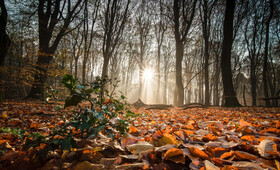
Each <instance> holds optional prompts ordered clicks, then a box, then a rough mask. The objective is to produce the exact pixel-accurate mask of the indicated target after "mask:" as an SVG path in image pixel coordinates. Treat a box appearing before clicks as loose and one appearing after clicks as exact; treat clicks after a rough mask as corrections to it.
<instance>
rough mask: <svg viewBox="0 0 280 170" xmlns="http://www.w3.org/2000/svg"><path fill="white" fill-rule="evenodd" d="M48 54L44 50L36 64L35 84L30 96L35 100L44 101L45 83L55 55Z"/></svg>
mask: <svg viewBox="0 0 280 170" xmlns="http://www.w3.org/2000/svg"><path fill="white" fill-rule="evenodd" d="M46 54H48V53H47V52H44V50H43V49H42V50H41V51H40V52H39V57H38V60H37V62H36V66H35V69H36V73H35V75H34V80H35V81H34V82H33V85H32V87H31V90H30V93H29V95H28V98H34V99H41V100H43V99H44V88H45V82H46V80H47V71H48V67H49V64H50V62H51V60H52V58H53V54H48V55H46Z"/></svg>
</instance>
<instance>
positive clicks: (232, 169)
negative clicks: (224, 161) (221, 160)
mask: <svg viewBox="0 0 280 170" xmlns="http://www.w3.org/2000/svg"><path fill="white" fill-rule="evenodd" d="M221 170H238V169H237V168H235V167H233V166H230V165H226V166H224V167H223V168H222V169H221Z"/></svg>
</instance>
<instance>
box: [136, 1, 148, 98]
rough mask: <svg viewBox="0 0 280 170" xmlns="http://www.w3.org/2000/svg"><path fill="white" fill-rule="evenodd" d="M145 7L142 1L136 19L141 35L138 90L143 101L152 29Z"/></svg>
mask: <svg viewBox="0 0 280 170" xmlns="http://www.w3.org/2000/svg"><path fill="white" fill-rule="evenodd" d="M145 7H146V2H145V1H141V4H140V7H139V11H138V13H137V15H138V16H137V17H136V25H137V28H136V29H137V32H138V35H139V48H140V49H139V50H140V51H139V60H137V61H138V65H139V80H138V81H139V90H138V96H139V97H138V98H139V99H142V97H143V96H142V88H143V72H144V69H145V62H144V57H145V53H146V51H147V47H148V40H149V39H148V38H149V37H148V35H149V32H150V29H151V22H150V18H149V16H148V15H146V14H145Z"/></svg>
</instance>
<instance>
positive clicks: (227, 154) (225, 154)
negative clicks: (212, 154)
mask: <svg viewBox="0 0 280 170" xmlns="http://www.w3.org/2000/svg"><path fill="white" fill-rule="evenodd" d="M232 156H234V151H230V152H226V153H224V154H223V155H222V156H221V157H220V159H227V158H231V157H232Z"/></svg>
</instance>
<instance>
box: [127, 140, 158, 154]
mask: <svg viewBox="0 0 280 170" xmlns="http://www.w3.org/2000/svg"><path fill="white" fill-rule="evenodd" d="M126 147H127V149H128V150H129V151H130V152H132V153H133V154H139V153H141V152H144V151H146V150H150V149H151V150H155V146H154V145H152V144H150V143H148V142H139V143H136V144H132V145H128V146H126Z"/></svg>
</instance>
